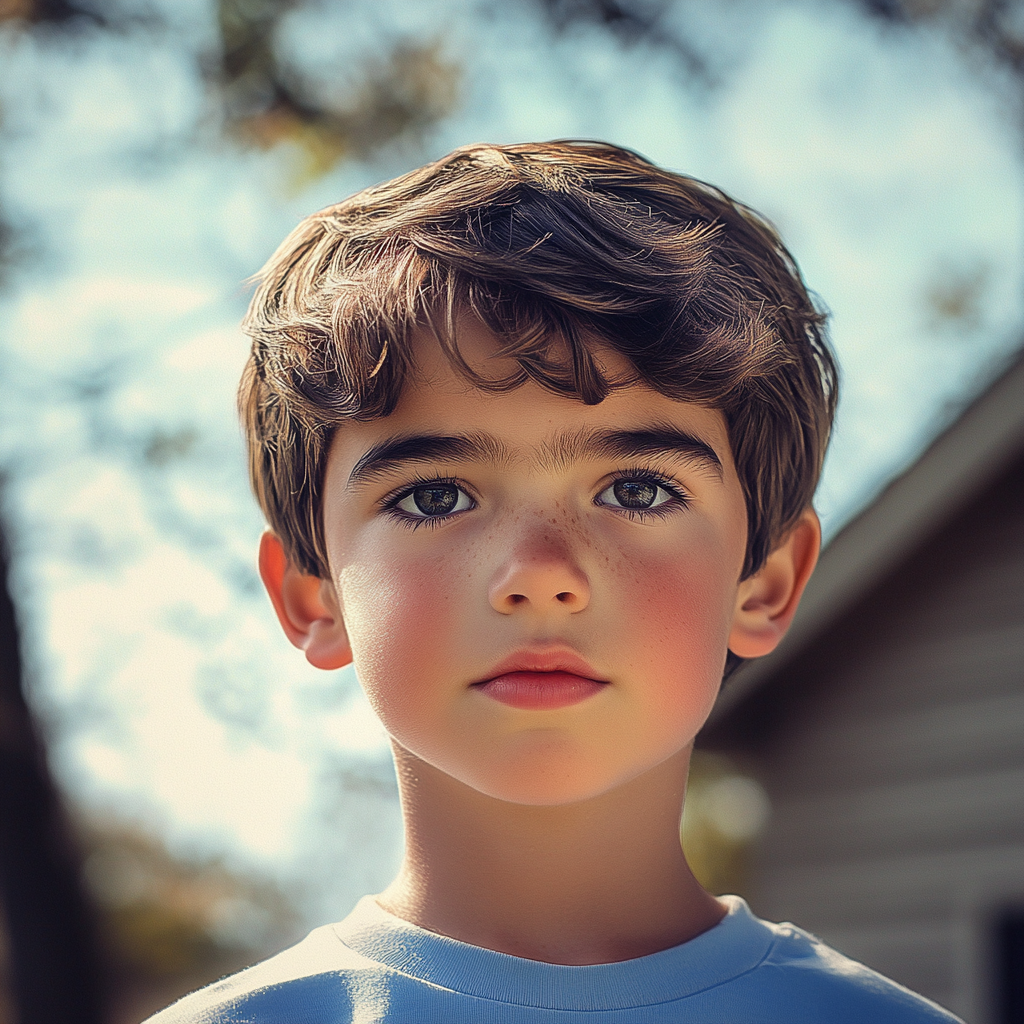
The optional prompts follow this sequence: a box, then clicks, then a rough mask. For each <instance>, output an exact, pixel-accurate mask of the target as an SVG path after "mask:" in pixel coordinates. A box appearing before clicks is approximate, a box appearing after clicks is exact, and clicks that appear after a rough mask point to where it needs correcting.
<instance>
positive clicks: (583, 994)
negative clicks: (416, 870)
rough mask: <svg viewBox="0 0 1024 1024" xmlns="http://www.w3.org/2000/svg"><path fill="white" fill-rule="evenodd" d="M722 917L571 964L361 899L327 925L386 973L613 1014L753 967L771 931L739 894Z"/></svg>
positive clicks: (487, 995) (483, 994) (499, 997)
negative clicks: (636, 949)
mask: <svg viewBox="0 0 1024 1024" xmlns="http://www.w3.org/2000/svg"><path fill="white" fill-rule="evenodd" d="M721 899H722V901H723V902H724V903H725V904H726V906H727V907H728V912H727V913H726V915H725V917H723V918H722V920H721V921H719V923H718V924H716V925H715V926H714V927H712V928H710V929H708V931H706V932H703V933H702V934H700V935H698V936H696V938H693V939H690V940H689V941H688V942H684V943H682V944H681V945H678V946H673V947H671V948H670V949H665V950H662V951H661V952H658V953H651V954H650V955H648V956H642V957H638V958H636V959H634V960H623V961H620V962H617V963H611V964H591V965H587V966H582V967H572V966H566V965H563V964H549V963H544V962H541V961H538V960H527V959H524V958H522V957H517V956H510V955H509V954H507V953H497V952H495V951H494V950H491V949H482V948H480V947H479V946H471V945H469V944H467V943H465V942H459V941H457V940H456V939H451V938H448V937H447V936H445V935H437V934H435V933H434V932H429V931H426V930H425V929H423V928H419V927H417V926H416V925H414V924H410V923H409V922H408V921H404V920H402V919H401V918H399V917H395V916H394V915H393V914H389V913H388V912H387V911H386V910H384V909H383V908H382V907H381V906H380V905H379V904H378V903H377V902H376V900H375V899H374V897H373V896H365V897H364V898H363V899H361V900H360V901H359V903H358V904H356V907H355V909H354V910H353V911H352V913H351V914H349V916H348V917H346V918H345V920H344V921H342V922H340V923H339V924H336V925H334V926H333V929H334V932H335V934H336V935H337V936H338V938H339V939H340V940H341V941H342V942H343V943H344V944H345V945H346V946H347V947H348V948H349V949H351V950H353V951H355V952H356V953H359V954H360V955H361V956H364V957H366V958H367V959H369V960H373V961H375V962H376V963H379V964H382V965H383V966H385V967H388V968H390V969H391V970H394V971H398V972H400V973H402V974H405V975H408V976H410V977H413V978H416V979H418V980H419V981H422V982H425V983H427V984H430V985H437V986H440V987H441V988H446V989H450V990H452V991H455V992H460V993H462V994H464V995H469V996H475V997H477V998H483V999H490V1000H495V1001H498V1002H504V1003H512V1004H517V1005H521V1006H532V1007H538V1008H544V1009H552V1010H618V1009H628V1008H630V1007H637V1006H651V1005H656V1004H658V1003H665V1002H670V1001H672V1000H674V999H682V998H685V997H686V996H690V995H693V994H695V993H697V992H700V991H702V990H704V989H708V988H712V987H714V986H715V985H721V984H723V983H724V982H726V981H729V980H731V979H732V978H735V977H738V976H739V975H741V974H744V973H746V972H747V971H749V970H752V969H753V968H754V967H756V966H757V965H758V964H759V963H761V961H763V960H764V958H765V957H766V956H767V954H768V951H769V950H770V948H771V946H772V942H773V940H774V934H773V933H772V931H771V930H770V929H769V928H768V926H767V925H765V924H764V922H762V921H760V920H758V919H757V918H756V917H754V915H753V914H752V913H751V912H750V908H749V907H748V906H747V904H746V903H745V902H744V901H743V900H742V899H741V898H740V897H739V896H723V897H721Z"/></svg>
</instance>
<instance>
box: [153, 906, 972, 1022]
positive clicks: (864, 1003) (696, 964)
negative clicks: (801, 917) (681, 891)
mask: <svg viewBox="0 0 1024 1024" xmlns="http://www.w3.org/2000/svg"><path fill="white" fill-rule="evenodd" d="M722 898H723V900H724V901H725V902H726V903H727V904H728V906H729V912H728V914H727V915H726V916H725V917H724V918H723V919H722V920H721V921H720V922H719V923H718V924H717V925H715V927H714V928H711V929H710V930H708V931H706V932H704V933H703V934H702V935H698V936H697V937H696V938H695V939H691V940H690V941H689V942H684V943H683V944H682V945H680V946H675V947H673V948H672V949H666V950H663V951H662V952H660V953H652V954H651V955H650V956H643V957H639V958H637V959H635V960H626V961H623V962H621V963H613V964H595V965H592V966H586V967H566V966H563V965H560V964H548V963H540V962H539V961H536V960H524V959H522V958H520V957H515V956H508V955H507V954H505V953H495V952H494V951H493V950H489V949H480V948H479V947H477V946H470V945H467V944H466V943H464V942H456V941H455V940H454V939H449V938H446V937H445V936H443V935H435V934H434V933H433V932H428V931H424V930H423V929H422V928H417V927H416V926H415V925H412V924H409V923H408V922H407V921H403V920H401V919H399V918H397V917H394V916H392V915H391V914H388V913H387V912H385V911H384V910H382V909H381V908H380V907H379V906H378V905H377V903H376V902H375V901H374V899H373V897H372V896H367V897H365V898H364V899H362V900H360V902H359V903H358V904H357V906H356V908H355V910H353V911H352V913H351V914H350V915H349V916H348V917H347V918H345V920H344V921H342V922H341V923H340V924H335V925H326V926H325V927H323V928H317V929H316V930H315V931H313V932H311V933H310V934H309V935H308V936H307V937H306V938H305V939H304V940H303V941H302V942H300V943H299V944H298V945H296V946H293V947H292V948H291V949H287V950H285V951H284V952H283V953H279V954H278V955H277V956H275V957H272V958H271V959H269V960H265V961H264V962H263V963H260V964H257V965H256V966H255V967H250V968H249V969H248V970H246V971H242V972H241V973H240V974H235V975H233V976H232V977H230V978H226V979H224V980H223V981H219V982H217V983H215V984H213V985H210V986H208V987H207V988H204V989H202V990H200V991H199V992H194V993H193V994H192V995H190V996H186V997H185V998H184V999H182V1000H180V1001H179V1002H177V1003H175V1004H174V1005H173V1006H171V1007H169V1008H168V1009H166V1010H164V1011H163V1012H162V1013H158V1014H157V1015H156V1016H155V1017H152V1018H150V1021H149V1022H148V1024H186V1022H187V1024H243V1022H244V1024H371V1022H388V1024H556V1022H557V1024H582V1022H588V1024H598V1022H600V1024H686V1022H689V1021H693V1022H698V1021H699V1022H700V1024H839V1022H843V1024H867V1022H871V1024H956V1022H957V1018H955V1017H954V1016H953V1015H952V1014H950V1013H947V1012H946V1011H945V1010H943V1009H941V1008H940V1007H938V1006H936V1005H935V1004H934V1003H931V1002H929V1001H928V1000H926V999H923V998H921V997H920V996H917V995H914V993H912V992H910V991H908V990H907V989H905V988H903V987H902V986H900V985H897V984H896V983H895V982H892V981H889V980H888V979H887V978H883V977H882V976H881V975H880V974H876V973H875V972H874V971H872V970H869V969H868V968H867V967H864V966H863V965H862V964H858V963H855V962H854V961H853V960H849V959H847V958H846V957H844V956H842V955H841V954H840V953H837V952H836V951H835V950H833V949H830V948H829V947H828V946H826V945H824V944H823V943H821V942H819V941H818V940H817V939H816V938H814V936H813V935H809V934H808V933H807V932H805V931H802V930H801V929H799V928H796V927H794V926H793V925H791V924H769V923H768V922H766V921H761V920H760V919H758V918H756V917H754V915H753V914H752V913H751V912H750V909H749V908H748V907H747V905H746V903H744V902H743V900H741V899H740V898H739V897H738V896H725V897H722Z"/></svg>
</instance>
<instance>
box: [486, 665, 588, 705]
mask: <svg viewBox="0 0 1024 1024" xmlns="http://www.w3.org/2000/svg"><path fill="white" fill-rule="evenodd" d="M607 685H608V684H607V683H599V682H597V680H595V679H587V678H586V676H577V675H573V674H572V673H571V672H507V673H506V674H505V675H503V676H497V677H496V678H494V679H489V680H488V681H487V682H486V683H477V684H476V686H475V687H474V689H477V690H479V691H480V692H481V693H486V694H487V696H488V697H490V698H491V699H492V700H496V701H498V702H499V703H501V704H508V705H509V706H510V707H513V708H523V709H525V710H528V711H552V710H554V709H555V708H567V707H570V706H571V705H573V704H579V703H580V702H581V701H585V700H587V699H588V698H590V697H593V696H594V695H595V694H597V693H599V692H600V691H601V690H602V689H604V687H606V686H607Z"/></svg>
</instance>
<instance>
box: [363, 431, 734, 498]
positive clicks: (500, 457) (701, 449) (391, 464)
mask: <svg viewBox="0 0 1024 1024" xmlns="http://www.w3.org/2000/svg"><path fill="white" fill-rule="evenodd" d="M666 456H668V457H675V458H679V457H682V458H683V459H685V460H686V461H688V462H693V463H696V464H697V466H698V467H699V468H702V469H705V470H709V471H710V472H711V473H713V474H714V475H715V476H717V477H718V478H719V479H722V478H723V470H722V460H721V459H720V458H719V457H718V453H717V452H716V451H715V450H714V448H712V447H711V445H710V444H708V443H707V442H706V441H703V440H701V439H700V438H699V437H696V436H695V435H693V434H690V433H687V432H686V431H684V430H680V429H678V428H677V427H674V426H672V425H670V424H651V425H650V426H648V427H644V428H642V429H639V430H580V431H574V432H566V433H562V434H557V435H556V436H555V437H554V438H552V439H551V440H549V441H547V442H545V443H544V444H543V446H542V447H541V450H540V451H539V452H538V453H537V455H536V456H535V460H534V461H535V462H536V464H537V465H538V466H539V467H541V468H553V467H561V466H565V465H567V464H571V463H573V462H577V461H580V460H582V459H587V458H591V459H593V458H602V457H603V458H609V457H611V458H617V459H630V458H633V459H635V458H664V457H666ZM515 459H516V455H515V453H514V451H513V450H512V449H511V448H509V447H508V446H507V445H506V444H504V443H503V442H502V441H500V440H498V438H496V437H494V436H493V435H492V434H487V433H482V432H480V433H472V434H401V435H398V436H396V437H389V438H385V439H384V440H383V441H381V442H380V443H378V444H375V445H374V446H373V447H372V448H370V450H369V451H367V452H366V453H365V454H364V455H363V456H362V457H361V458H360V459H359V461H358V462H357V463H356V464H355V466H354V467H353V469H352V472H351V473H350V474H349V478H348V486H349V487H353V486H356V485H358V484H363V483H366V482H368V481H370V480H372V479H374V478H376V477H379V476H383V475H385V474H387V473H390V472H391V471H393V470H395V469H398V468H400V467H402V466H405V465H409V464H415V463H427V462H455V463H458V462H497V463H505V464H509V463H511V462H514V461H515Z"/></svg>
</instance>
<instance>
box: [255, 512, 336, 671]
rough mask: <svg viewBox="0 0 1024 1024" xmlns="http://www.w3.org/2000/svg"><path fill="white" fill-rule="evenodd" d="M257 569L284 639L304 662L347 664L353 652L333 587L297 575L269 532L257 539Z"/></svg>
mask: <svg viewBox="0 0 1024 1024" xmlns="http://www.w3.org/2000/svg"><path fill="white" fill-rule="evenodd" d="M259 567H260V578H261V579H262V580H263V585H264V586H265V587H266V588H267V593H268V594H269V595H270V601H271V603H272V604H273V606H274V611H275V612H277V619H278V621H279V622H280V623H281V628H282V629H283V630H284V635H285V636H286V637H288V639H289V640H290V641H291V642H292V643H293V644H294V645H295V646H296V647H298V648H299V649H300V650H302V651H304V652H305V654H306V660H307V661H308V662H309V663H310V664H311V665H315V666H316V667H317V668H324V669H333V668H343V667H344V666H345V665H348V664H350V663H351V661H352V648H351V646H350V645H349V642H348V631H347V630H346V629H345V622H344V620H343V618H342V615H341V608H340V606H339V605H338V595H337V593H336V592H335V590H334V584H333V583H332V582H331V581H330V580H322V579H320V577H319V576H309V575H307V574H306V573H304V572H300V571H299V570H298V569H297V568H296V567H295V566H294V565H293V564H292V562H291V561H290V559H289V558H288V555H287V554H286V553H285V550H284V545H283V544H282V543H281V538H280V537H278V536H277V534H276V533H272V532H271V531H270V530H267V532H266V533H264V534H263V536H262V537H261V538H260V557H259Z"/></svg>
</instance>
